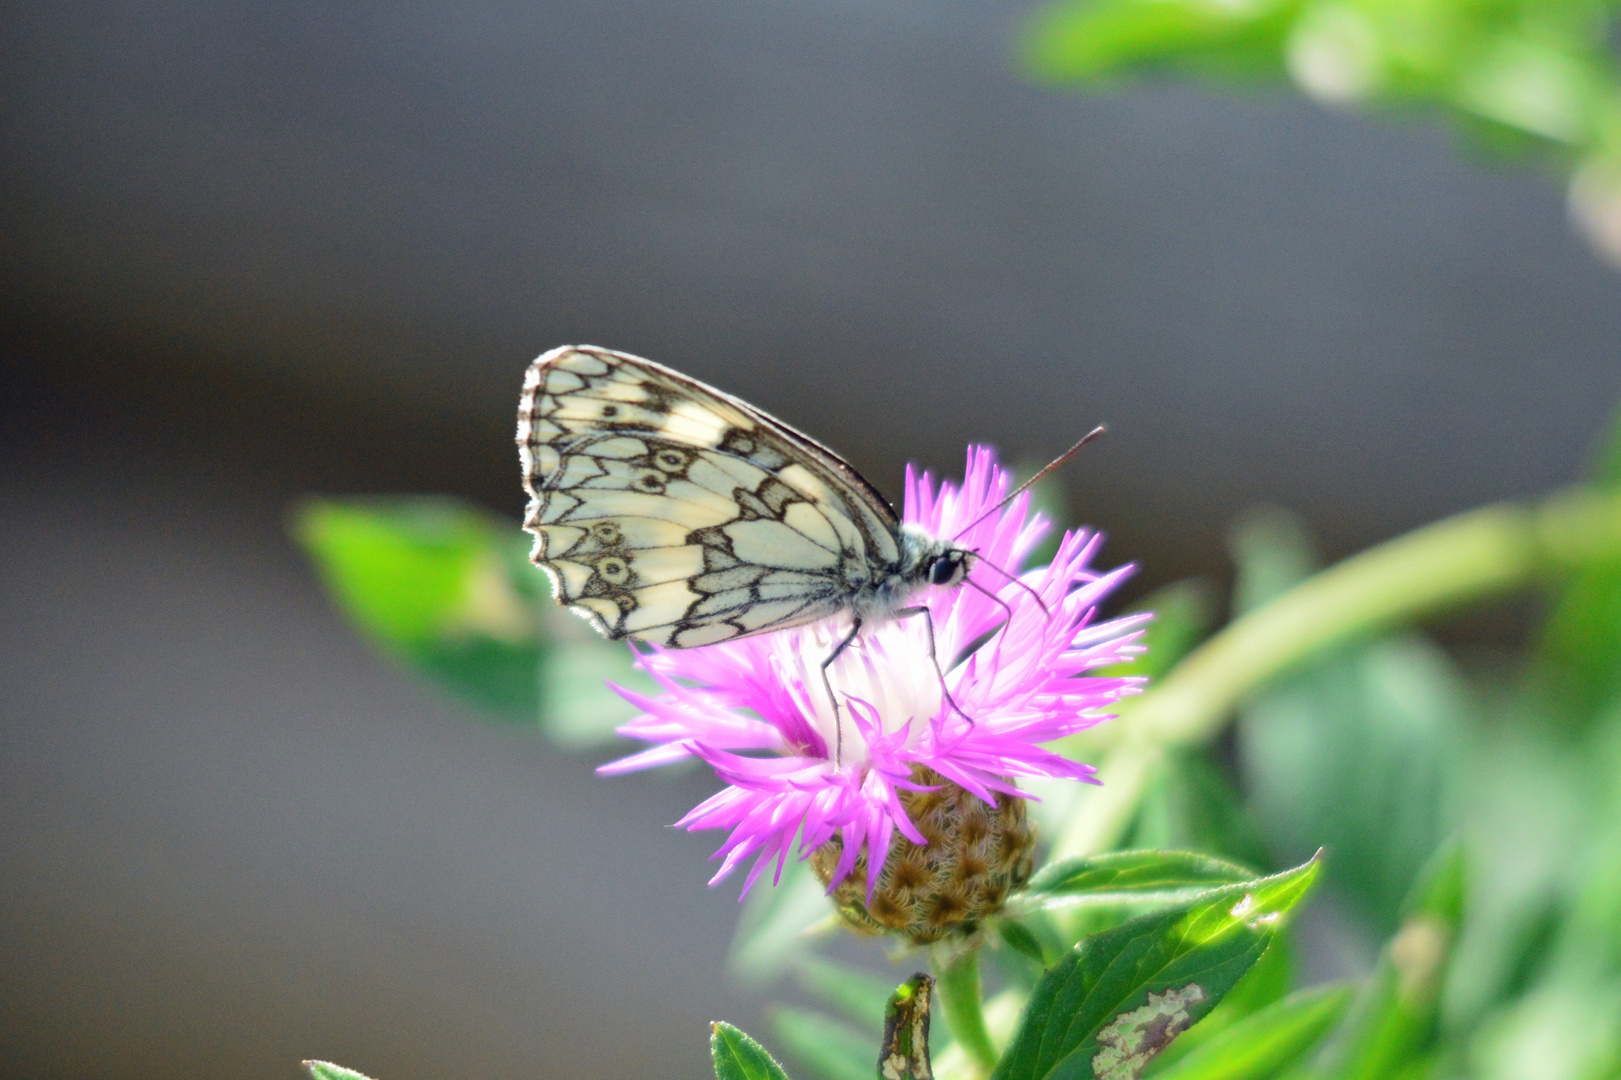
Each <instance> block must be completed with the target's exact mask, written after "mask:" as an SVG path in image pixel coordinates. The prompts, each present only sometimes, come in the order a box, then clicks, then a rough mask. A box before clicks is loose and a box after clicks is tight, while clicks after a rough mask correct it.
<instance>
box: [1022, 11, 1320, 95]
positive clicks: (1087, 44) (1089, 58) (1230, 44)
mask: <svg viewBox="0 0 1621 1080" xmlns="http://www.w3.org/2000/svg"><path fill="white" fill-rule="evenodd" d="M1291 7H1292V5H1254V6H1253V7H1251V8H1249V9H1243V8H1238V7H1224V6H1222V5H1218V4H1210V3H1200V2H1198V0H1157V2H1153V3H1144V2H1142V0H1101V2H1099V0H1069V2H1066V3H1060V4H1054V5H1052V6H1050V7H1047V8H1045V9H1042V10H1040V11H1038V12H1037V14H1036V16H1035V18H1033V19H1032V20H1031V22H1030V24H1029V27H1028V30H1027V33H1026V37H1025V44H1024V50H1023V51H1024V59H1025V64H1026V67H1027V70H1028V71H1029V72H1030V73H1031V74H1032V75H1033V76H1035V77H1036V78H1039V79H1044V80H1050V81H1064V82H1070V81H1074V82H1096V81H1100V80H1104V79H1108V78H1110V77H1113V76H1118V75H1122V74H1126V73H1127V72H1129V71H1131V70H1133V69H1142V68H1151V67H1157V66H1161V65H1167V64H1180V65H1182V66H1184V67H1188V68H1192V69H1194V70H1198V69H1201V68H1203V69H1210V70H1217V71H1225V72H1229V73H1231V74H1235V75H1246V76H1254V75H1272V76H1275V75H1281V74H1282V71H1283V64H1282V34H1283V31H1284V29H1285V27H1286V25H1287V23H1286V20H1285V18H1284V17H1283V13H1278V14H1274V12H1273V10H1269V9H1277V8H1282V9H1283V12H1285V13H1289V14H1292V12H1289V8H1291ZM1248 11H1254V12H1257V13H1259V14H1260V15H1261V17H1259V18H1256V17H1248Z"/></svg>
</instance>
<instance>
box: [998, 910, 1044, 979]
mask: <svg viewBox="0 0 1621 1080" xmlns="http://www.w3.org/2000/svg"><path fill="white" fill-rule="evenodd" d="M996 929H997V933H999V934H1000V935H1001V936H1002V940H1003V942H1005V943H1006V944H1007V947H1008V948H1010V949H1012V950H1013V951H1014V952H1016V953H1019V954H1020V955H1022V956H1027V957H1029V958H1030V959H1031V960H1034V961H1035V962H1036V963H1038V964H1040V965H1041V966H1042V967H1046V966H1047V950H1045V949H1043V948H1042V947H1041V941H1040V940H1039V939H1038V938H1037V937H1036V935H1035V934H1033V933H1031V932H1030V929H1029V927H1027V926H1025V925H1024V924H1023V923H1019V922H1015V921H1013V920H1012V919H1003V920H1002V921H1001V924H1000V925H999V926H997V928H996Z"/></svg>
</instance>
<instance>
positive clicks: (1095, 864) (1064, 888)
mask: <svg viewBox="0 0 1621 1080" xmlns="http://www.w3.org/2000/svg"><path fill="white" fill-rule="evenodd" d="M1254 877H1255V871H1253V870H1250V869H1248V868H1247V867H1243V866H1239V865H1238V864H1236V863H1230V862H1227V861H1226V860H1224V859H1216V858H1212V857H1211V856H1209V855H1198V854H1195V853H1193V852H1191V851H1117V852H1111V853H1109V854H1107V855H1089V856H1083V857H1080V858H1075V859H1064V860H1062V861H1060V862H1056V863H1050V864H1048V865H1047V866H1044V867H1042V868H1041V870H1039V871H1038V872H1037V873H1036V875H1035V876H1034V877H1032V878H1031V879H1030V885H1029V887H1028V888H1027V889H1026V890H1025V891H1024V892H1023V893H1021V894H1020V895H1019V896H1018V897H1017V898H1016V899H1015V903H1017V904H1018V905H1020V906H1023V907H1038V908H1042V909H1046V910H1054V909H1059V908H1064V907H1072V906H1076V905H1080V904H1122V903H1140V904H1174V903H1178V902H1181V901H1186V900H1188V899H1190V898H1192V897H1194V896H1197V895H1199V894H1200V893H1204V892H1208V891H1209V890H1211V889H1216V888H1220V887H1222V886H1224V885H1234V884H1238V883H1240V882H1247V881H1250V880H1252V879H1253V878H1254Z"/></svg>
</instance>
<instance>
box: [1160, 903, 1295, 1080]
mask: <svg viewBox="0 0 1621 1080" xmlns="http://www.w3.org/2000/svg"><path fill="white" fill-rule="evenodd" d="M1293 932H1294V927H1293V926H1284V927H1283V928H1282V929H1281V930H1280V931H1279V932H1278V933H1277V935H1275V936H1274V937H1273V939H1272V944H1270V945H1268V946H1267V949H1266V952H1264V953H1262V954H1261V958H1260V959H1259V960H1257V961H1255V966H1254V967H1252V968H1250V969H1249V971H1248V972H1246V973H1245V975H1244V977H1243V978H1242V979H1239V980H1238V983H1237V984H1236V985H1235V986H1234V987H1233V988H1232V989H1231V990H1229V991H1228V992H1227V996H1226V997H1224V998H1222V999H1221V1003H1220V1004H1219V1005H1217V1006H1216V1007H1215V1008H1214V1009H1212V1010H1210V1015H1209V1016H1206V1017H1205V1018H1204V1019H1203V1020H1201V1021H1199V1022H1198V1023H1197V1024H1195V1025H1194V1026H1193V1027H1192V1028H1191V1029H1189V1030H1188V1031H1185V1032H1183V1033H1182V1034H1181V1035H1179V1036H1177V1038H1176V1041H1175V1042H1173V1043H1171V1045H1170V1046H1168V1047H1166V1048H1165V1050H1164V1051H1163V1052H1162V1053H1161V1054H1160V1055H1159V1056H1158V1057H1156V1058H1155V1059H1154V1061H1153V1064H1152V1065H1151V1066H1150V1071H1151V1072H1155V1073H1158V1072H1162V1071H1164V1070H1165V1069H1167V1068H1170V1067H1171V1066H1173V1065H1174V1064H1175V1063H1176V1062H1178V1061H1181V1060H1182V1059H1183V1058H1184V1057H1187V1056H1188V1055H1189V1054H1192V1053H1195V1052H1196V1051H1198V1049H1199V1048H1200V1047H1202V1046H1203V1045H1205V1043H1207V1042H1210V1041H1211V1040H1213V1039H1215V1038H1216V1037H1217V1036H1219V1035H1221V1033H1222V1032H1224V1031H1226V1030H1227V1029H1229V1028H1231V1027H1233V1026H1234V1025H1235V1024H1238V1023H1240V1022H1242V1021H1243V1020H1246V1019H1248V1018H1249V1017H1250V1016H1253V1015H1254V1014H1255V1013H1257V1012H1260V1011H1261V1010H1262V1009H1264V1008H1267V1007H1268V1006H1270V1005H1273V1004H1276V1003H1277V1002H1279V1001H1281V1000H1283V999H1284V998H1285V997H1287V996H1288V994H1289V991H1290V990H1291V989H1293V987H1294V974H1295V962H1294V946H1293V944H1292V943H1291V937H1292V935H1293Z"/></svg>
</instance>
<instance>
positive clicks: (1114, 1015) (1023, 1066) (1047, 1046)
mask: <svg viewBox="0 0 1621 1080" xmlns="http://www.w3.org/2000/svg"><path fill="white" fill-rule="evenodd" d="M1320 865H1321V864H1320V861H1319V859H1318V858H1315V857H1314V858H1313V859H1312V860H1311V861H1310V862H1307V863H1305V864H1304V865H1302V866H1299V867H1296V868H1295V869H1293V870H1289V871H1285V872H1284V873H1282V874H1278V875H1275V876H1273V877H1269V878H1263V879H1262V880H1260V881H1251V882H1245V883H1243V884H1239V885H1229V886H1226V887H1223V888H1218V889H1214V890H1212V891H1209V892H1206V893H1204V894H1202V895H1201V896H1199V897H1198V898H1196V899H1194V900H1192V901H1191V902H1189V903H1187V904H1185V905H1183V906H1180V907H1176V908H1171V909H1168V910H1166V911H1160V912H1155V913H1153V914H1150V915H1144V916H1141V917H1140V918H1137V919H1133V920H1132V921H1130V922H1128V923H1125V924H1123V925H1121V926H1118V927H1116V928H1114V929H1112V930H1107V931H1105V932H1103V933H1101V934H1097V935H1095V936H1093V937H1090V938H1088V939H1086V940H1085V941H1083V942H1082V943H1081V944H1080V945H1078V946H1076V947H1075V948H1074V949H1072V950H1071V951H1070V952H1069V953H1068V954H1067V955H1066V956H1065V957H1064V958H1063V959H1062V960H1060V961H1059V962H1058V963H1057V964H1056V965H1054V966H1053V968H1052V969H1051V970H1049V971H1048V972H1047V974H1046V975H1045V976H1043V977H1042V979H1041V981H1040V982H1039V983H1038V984H1037V985H1036V989H1035V991H1034V992H1033V993H1032V994H1031V995H1030V1000H1029V1003H1028V1004H1027V1005H1026V1007H1025V1012H1024V1016H1023V1018H1022V1020H1021V1022H1020V1026H1019V1030H1018V1032H1017V1033H1016V1034H1015V1035H1014V1037H1013V1041H1012V1043H1011V1044H1010V1045H1009V1047H1008V1049H1007V1052H1006V1053H1005V1054H1004V1055H1003V1057H1002V1060H1001V1062H1000V1064H998V1065H997V1067H996V1070H995V1072H994V1073H993V1074H992V1077H993V1080H1083V1078H1089V1077H1095V1078H1096V1080H1134V1078H1135V1077H1137V1076H1139V1075H1141V1072H1142V1069H1143V1067H1144V1066H1145V1065H1146V1063H1147V1062H1148V1061H1149V1060H1151V1059H1152V1057H1153V1056H1154V1055H1155V1054H1156V1053H1158V1052H1159V1051H1160V1050H1162V1049H1164V1047H1165V1046H1166V1044H1168V1043H1169V1042H1170V1041H1171V1040H1172V1039H1173V1038H1175V1036H1176V1035H1177V1034H1179V1033H1180V1032H1182V1031H1183V1030H1185V1029H1186V1028H1188V1027H1189V1026H1191V1025H1192V1024H1194V1023H1196V1022H1197V1021H1198V1020H1199V1019H1200V1018H1202V1017H1203V1016H1205V1015H1206V1014H1207V1013H1209V1012H1210V1010H1211V1009H1213V1008H1215V1006H1216V1004H1217V1003H1218V1002H1219V1001H1220V1000H1221V999H1222V998H1223V997H1224V996H1225V995H1226V994H1227V992H1228V991H1229V990H1231V989H1232V988H1233V986H1234V984H1236V983H1237V982H1238V980H1239V979H1240V978H1242V977H1243V975H1244V973H1245V972H1247V971H1248V970H1249V969H1250V967H1251V966H1252V965H1253V964H1254V963H1255V961H1256V960H1257V959H1258V958H1259V957H1260V955H1261V954H1262V953H1263V952H1265V950H1266V947H1267V945H1268V944H1269V943H1270V942H1271V940H1272V938H1273V936H1274V935H1275V934H1276V933H1277V930H1278V927H1279V926H1280V924H1281V920H1282V917H1283V916H1284V915H1285V914H1286V913H1287V912H1288V911H1289V910H1290V909H1292V908H1293V907H1294V906H1295V904H1296V903H1298V902H1299V900H1300V899H1301V898H1302V897H1303V896H1304V895H1305V894H1306V892H1307V890H1308V889H1309V888H1310V887H1311V885H1312V883H1313V881H1314V880H1315V879H1316V877H1317V874H1318V871H1319V869H1320Z"/></svg>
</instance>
